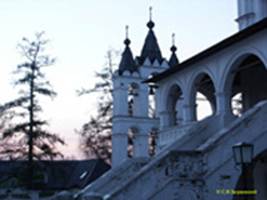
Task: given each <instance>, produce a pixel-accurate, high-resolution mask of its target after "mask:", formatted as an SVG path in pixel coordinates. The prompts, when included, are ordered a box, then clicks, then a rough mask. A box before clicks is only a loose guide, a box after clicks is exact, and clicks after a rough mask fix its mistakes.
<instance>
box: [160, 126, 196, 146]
mask: <svg viewBox="0 0 267 200" xmlns="http://www.w3.org/2000/svg"><path fill="white" fill-rule="evenodd" d="M194 124H195V123H192V124H188V125H184V126H174V127H170V128H167V129H164V130H162V131H160V133H159V139H158V144H159V148H160V149H161V148H163V147H164V146H165V145H167V144H170V143H172V142H174V141H176V140H177V139H179V138H182V137H183V136H184V135H185V134H186V133H187V132H188V130H189V129H190V128H191V127H192V126H193V125H194Z"/></svg>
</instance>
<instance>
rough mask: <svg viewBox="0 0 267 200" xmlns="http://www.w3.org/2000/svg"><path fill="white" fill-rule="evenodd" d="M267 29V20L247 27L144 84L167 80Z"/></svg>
mask: <svg viewBox="0 0 267 200" xmlns="http://www.w3.org/2000/svg"><path fill="white" fill-rule="evenodd" d="M265 28H267V18H265V19H263V20H261V21H259V22H257V23H255V24H253V25H251V26H249V27H248V28H245V29H244V30H241V31H239V32H238V33H236V34H234V35H232V36H230V37H228V38H226V39H224V40H222V41H220V42H218V43H216V44H214V45H213V46H211V47H209V48H207V49H206V50H204V51H202V52H200V53H198V54H196V55H195V56H193V57H191V58H189V59H187V60H185V61H184V62H182V63H180V64H178V65H176V66H173V67H172V68H170V69H167V70H166V71H164V72H162V73H160V74H157V75H155V76H154V77H152V78H150V79H147V80H145V81H144V83H150V82H158V81H160V80H163V79H165V78H167V77H168V76H170V75H172V74H173V73H176V72H178V71H181V70H183V69H185V68H187V67H188V66H189V65H191V64H193V63H196V62H198V61H200V60H201V59H204V58H206V57H208V56H210V55H212V54H214V53H217V52H218V51H220V50H222V49H224V48H226V47H228V46H231V45H233V44H234V43H237V42H239V41H241V40H243V39H245V38H247V37H249V36H251V35H253V34H255V33H257V32H258V31H261V30H263V29H265Z"/></svg>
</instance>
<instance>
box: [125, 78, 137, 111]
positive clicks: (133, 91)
mask: <svg viewBox="0 0 267 200" xmlns="http://www.w3.org/2000/svg"><path fill="white" fill-rule="evenodd" d="M138 90H139V85H138V84H137V83H131V84H130V85H129V87H128V99H127V100H128V115H129V116H133V115H134V100H135V97H136V96H138Z"/></svg>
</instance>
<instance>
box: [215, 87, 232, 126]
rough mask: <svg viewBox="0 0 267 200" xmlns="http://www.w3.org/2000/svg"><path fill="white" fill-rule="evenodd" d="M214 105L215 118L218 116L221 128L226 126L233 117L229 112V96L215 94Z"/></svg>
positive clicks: (223, 93) (226, 94) (228, 94)
mask: <svg viewBox="0 0 267 200" xmlns="http://www.w3.org/2000/svg"><path fill="white" fill-rule="evenodd" d="M215 95H216V105H217V113H216V115H217V116H220V124H221V126H223V127H224V126H226V125H227V124H229V123H230V122H231V121H232V120H233V119H234V115H233V114H232V110H231V95H230V93H229V92H228V93H227V92H216V93H215Z"/></svg>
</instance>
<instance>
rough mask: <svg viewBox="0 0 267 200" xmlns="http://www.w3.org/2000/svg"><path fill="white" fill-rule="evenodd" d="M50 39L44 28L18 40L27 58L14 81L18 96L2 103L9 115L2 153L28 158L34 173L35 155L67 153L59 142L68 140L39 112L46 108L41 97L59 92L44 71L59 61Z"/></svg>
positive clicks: (36, 156) (7, 116)
mask: <svg viewBox="0 0 267 200" xmlns="http://www.w3.org/2000/svg"><path fill="white" fill-rule="evenodd" d="M47 43H48V40H47V39H44V32H40V33H36V34H35V38H34V40H30V39H28V38H23V39H22V41H21V42H20V43H19V44H18V49H19V51H20V53H21V55H22V58H23V60H24V61H23V62H22V64H19V65H18V66H17V68H16V71H15V72H14V73H15V75H16V76H17V77H16V78H15V81H14V85H15V87H17V88H19V92H18V97H17V98H16V99H15V100H12V101H9V102H7V103H5V104H4V105H2V106H1V107H0V111H1V113H2V115H3V116H2V117H4V118H5V123H3V124H2V129H4V130H3V131H2V138H1V139H2V142H3V143H4V147H2V149H1V155H2V157H6V158H10V159H27V160H28V161H29V166H30V168H31V172H30V173H31V174H32V163H33V160H34V159H54V158H56V157H58V156H60V157H63V155H62V154H61V153H60V152H59V151H58V150H57V148H56V144H64V141H63V140H62V139H61V138H60V137H59V136H58V135H57V134H54V133H51V132H49V131H47V130H46V129H45V127H46V126H47V125H48V123H47V121H46V120H43V119H41V117H40V115H39V114H40V112H41V111H42V107H41V105H40V103H39V97H40V96H46V97H50V98H53V97H55V96H56V92H54V91H53V89H52V87H51V85H50V83H49V81H47V80H46V77H45V74H44V73H43V69H44V68H46V67H49V66H51V65H53V64H54V63H55V59H54V58H51V57H50V56H49V55H48V54H46V53H45V49H46V45H47ZM7 120H8V121H9V122H8V123H7Z"/></svg>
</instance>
